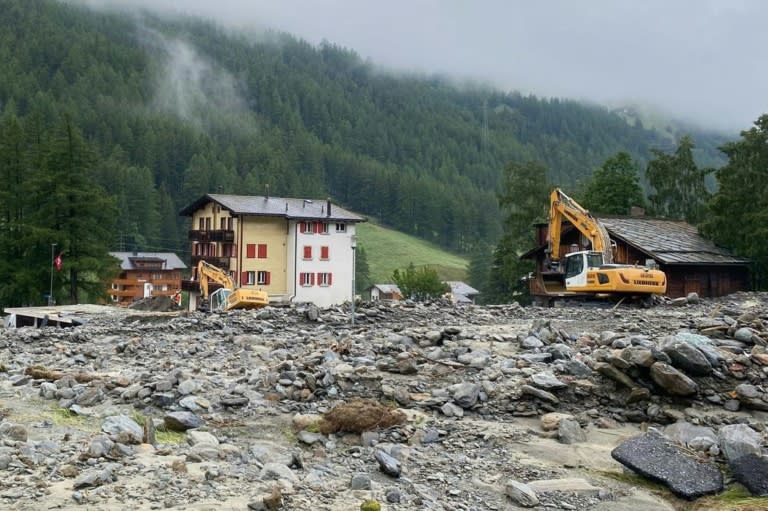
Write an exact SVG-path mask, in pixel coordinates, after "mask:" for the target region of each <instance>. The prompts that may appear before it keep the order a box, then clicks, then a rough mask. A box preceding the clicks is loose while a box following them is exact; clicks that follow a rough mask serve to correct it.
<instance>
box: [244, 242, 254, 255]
mask: <svg viewBox="0 0 768 511" xmlns="http://www.w3.org/2000/svg"><path fill="white" fill-rule="evenodd" d="M245 251H246V255H245V256H246V257H247V258H249V259H253V258H254V257H256V245H254V244H253V243H248V245H246V247H245Z"/></svg>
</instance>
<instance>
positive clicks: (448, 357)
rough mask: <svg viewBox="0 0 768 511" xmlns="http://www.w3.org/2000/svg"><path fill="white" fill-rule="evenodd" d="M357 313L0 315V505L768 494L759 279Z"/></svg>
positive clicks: (719, 498) (693, 500) (542, 505)
mask: <svg viewBox="0 0 768 511" xmlns="http://www.w3.org/2000/svg"><path fill="white" fill-rule="evenodd" d="M150 309H151V308H150ZM356 313H357V314H356V317H355V320H356V321H355V323H354V324H351V323H350V316H349V310H348V309H344V308H330V309H318V308H316V307H313V306H308V305H294V306H291V307H286V308H271V307H270V308H265V309H261V310H257V311H235V312H230V313H224V314H198V313H184V312H182V313H178V312H177V313H157V314H155V313H138V312H136V313H132V312H131V311H128V312H126V313H125V314H121V315H111V314H110V315H103V316H102V315H98V314H94V315H93V316H92V317H89V318H87V321H86V323H85V324H84V325H82V326H78V327H74V328H68V329H61V328H40V329H34V328H20V329H5V330H0V346H1V347H2V350H0V416H2V421H1V422H0V508H2V509H35V510H37V509H127V508H130V509H135V510H142V509H169V508H170V509H200V510H203V509H211V510H213V509H216V510H229V509H231V510H246V509H251V510H277V509H288V510H293V509H295V510H301V509H313V510H325V509H327V510H349V511H353V510H355V511H356V510H360V509H367V510H375V509H391V510H399V509H402V510H411V509H414V510H415V509H419V510H511V509H522V508H525V509H537V510H543V509H548V510H559V509H563V510H603V511H607V510H615V509H633V511H650V510H674V509H699V510H704V509H742V508H740V507H728V506H737V505H738V504H734V503H733V502H735V501H739V499H736V498H732V499H728V500H727V499H725V497H724V496H731V497H733V496H739V497H740V498H742V500H743V501H744V502H746V504H744V505H745V506H750V507H743V509H764V508H768V499H763V498H761V496H763V495H768V482H767V481H768V477H766V476H768V465H767V464H766V458H764V457H763V452H764V450H765V448H766V428H765V422H764V420H765V412H766V410H768V393H767V389H768V387H767V386H766V378H767V375H768V349H767V348H766V344H767V343H768V328H767V327H766V325H768V295H766V294H757V293H751V294H738V295H732V296H729V297H725V298H721V299H715V300H699V299H697V297H695V296H691V297H689V298H688V299H683V300H676V301H674V302H666V303H664V304H662V305H660V306H657V307H654V308H651V309H639V308H629V307H622V306H618V307H616V308H613V307H608V306H603V307H563V308H548V309H545V308H537V307H520V306H517V305H509V306H493V307H480V306H466V307H454V306H451V305H447V304H439V303H433V304H416V303H407V302H406V303H391V304H386V303H376V304H360V305H359V306H358V307H357V308H356ZM750 495H751V496H752V498H747V497H749V496H750Z"/></svg>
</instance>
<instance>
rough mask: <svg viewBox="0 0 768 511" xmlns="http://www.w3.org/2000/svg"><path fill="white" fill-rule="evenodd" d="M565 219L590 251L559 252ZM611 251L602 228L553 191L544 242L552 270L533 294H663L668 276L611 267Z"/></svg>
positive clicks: (656, 271)
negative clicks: (547, 231)
mask: <svg viewBox="0 0 768 511" xmlns="http://www.w3.org/2000/svg"><path fill="white" fill-rule="evenodd" d="M566 220H567V221H569V222H570V223H571V224H572V225H573V226H574V227H575V228H576V229H578V231H579V232H580V233H581V234H582V235H583V237H584V238H586V241H587V243H588V244H589V245H590V246H589V248H590V250H582V251H576V252H570V253H567V254H563V253H562V252H563V249H562V246H561V244H560V243H561V240H560V236H561V233H562V229H563V222H564V221H566ZM613 248H614V247H613V243H612V241H611V239H610V237H609V235H608V231H607V230H606V229H605V226H603V224H602V223H600V221H599V220H597V219H596V218H595V217H593V216H592V215H591V214H590V213H589V211H587V210H586V209H584V208H583V207H581V206H580V205H579V204H578V203H577V202H576V201H575V200H573V199H571V198H570V197H568V196H567V195H566V194H565V193H563V191H562V190H560V189H559V188H555V189H554V190H553V191H552V193H551V195H550V206H549V233H548V239H547V266H548V268H549V269H550V270H552V271H551V272H548V273H547V275H546V276H545V278H542V281H541V283H540V284H541V285H540V286H539V288H540V289H539V292H538V293H537V292H536V291H534V294H538V295H539V296H542V295H543V296H545V297H573V296H624V297H626V296H634V297H639V298H650V297H651V296H652V295H661V294H664V293H665V292H666V290H667V276H666V275H665V274H664V272H663V271H661V270H659V269H656V268H651V267H647V266H639V265H629V264H614V263H613ZM540 277H541V276H540ZM563 288H564V289H563Z"/></svg>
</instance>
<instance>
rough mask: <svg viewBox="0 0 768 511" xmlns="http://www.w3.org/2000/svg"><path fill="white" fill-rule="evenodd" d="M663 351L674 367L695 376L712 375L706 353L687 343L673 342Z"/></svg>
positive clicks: (664, 347)
mask: <svg viewBox="0 0 768 511" xmlns="http://www.w3.org/2000/svg"><path fill="white" fill-rule="evenodd" d="M662 351H663V352H664V353H666V354H667V355H669V358H670V359H671V360H672V365H673V366H675V367H677V368H680V369H682V370H683V371H685V372H686V373H688V374H692V375H695V376H707V375H708V374H710V373H712V366H711V365H710V364H709V361H708V360H707V357H705V356H704V353H702V352H701V351H699V350H698V349H697V348H696V347H695V346H693V345H691V344H689V343H687V342H672V343H668V344H665V345H664V346H663V347H662Z"/></svg>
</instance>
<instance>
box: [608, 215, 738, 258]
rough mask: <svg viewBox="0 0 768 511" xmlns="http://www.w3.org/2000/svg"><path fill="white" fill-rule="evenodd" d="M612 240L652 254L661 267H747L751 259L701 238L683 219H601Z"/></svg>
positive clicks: (694, 228)
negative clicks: (663, 265) (724, 265)
mask: <svg viewBox="0 0 768 511" xmlns="http://www.w3.org/2000/svg"><path fill="white" fill-rule="evenodd" d="M599 220H600V221H601V222H602V223H603V225H605V227H606V229H608V233H609V234H610V235H611V237H612V238H614V239H616V240H621V241H623V242H625V243H627V244H628V245H630V246H632V247H634V248H636V249H638V250H640V251H642V252H644V253H646V254H648V255H649V256H651V257H653V258H654V259H655V260H656V261H658V262H659V263H661V264H728V265H733V264H737V265H744V264H749V260H748V259H745V258H743V257H736V256H734V255H733V254H731V253H730V252H729V251H728V250H726V249H724V248H721V247H718V246H716V245H715V244H714V243H712V242H711V241H709V240H706V239H704V238H702V237H701V235H700V234H699V231H698V230H697V229H696V227H694V226H692V225H691V224H689V223H687V222H683V221H681V220H664V219H658V218H646V217H600V219H599Z"/></svg>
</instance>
